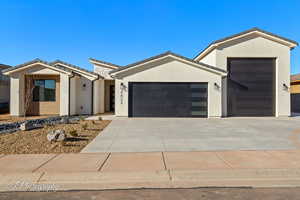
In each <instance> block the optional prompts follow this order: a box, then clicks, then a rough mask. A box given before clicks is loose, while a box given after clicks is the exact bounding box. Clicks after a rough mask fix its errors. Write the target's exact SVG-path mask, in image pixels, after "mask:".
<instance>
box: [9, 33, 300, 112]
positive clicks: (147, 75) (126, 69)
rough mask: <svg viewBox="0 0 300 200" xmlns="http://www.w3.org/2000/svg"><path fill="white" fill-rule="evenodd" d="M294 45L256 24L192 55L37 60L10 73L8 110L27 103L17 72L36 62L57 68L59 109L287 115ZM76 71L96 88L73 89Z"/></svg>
mask: <svg viewBox="0 0 300 200" xmlns="http://www.w3.org/2000/svg"><path fill="white" fill-rule="evenodd" d="M297 45H298V43H297V42H295V41H292V40H289V39H287V38H283V37H281V36H278V35H274V34H272V33H269V32H266V31H263V30H261V29H258V28H253V29H250V30H247V31H244V32H242V33H239V34H236V35H233V36H230V37H227V38H224V39H221V40H217V41H215V42H213V43H211V44H210V45H209V46H208V47H207V48H206V49H204V51H202V52H201V53H199V54H198V55H197V56H196V57H195V58H194V59H189V58H186V57H184V56H181V55H178V54H174V53H172V52H166V53H163V54H160V55H157V56H154V57H151V58H148V59H145V60H142V61H139V62H136V63H133V64H130V65H127V66H119V65H115V64H112V63H108V62H104V61H100V60H96V59H92V58H91V59H90V62H91V63H92V64H93V65H94V73H92V72H86V71H84V70H82V69H81V70H79V68H74V67H72V65H68V64H62V62H57V63H43V62H41V61H34V62H33V63H29V64H28V63H27V64H25V65H21V66H17V67H16V68H13V69H10V70H7V71H6V72H5V74H6V75H10V76H11V85H12V89H11V93H12V96H17V98H14V100H11V104H12V105H13V106H12V110H13V112H11V114H12V115H18V114H19V113H20V110H21V109H20V108H21V107H22V106H20V105H22V104H21V103H20V102H22V99H23V97H22V96H21V95H19V94H18V91H19V89H18V88H22V84H21V83H24V80H23V79H21V78H20V77H22V76H20V75H21V74H22V73H20V72H21V71H23V70H27V69H30V68H32V70H33V71H34V72H35V71H37V72H36V73H37V74H39V75H40V74H41V72H40V69H39V67H40V65H41V64H43V66H42V68H43V70H46V69H47V71H46V72H45V74H47V75H49V70H51V71H58V72H56V73H57V74H56V76H57V82H58V80H60V86H57V87H56V88H61V89H60V93H59V92H58V94H57V96H58V95H59V94H60V99H61V100H60V102H58V103H59V105H60V107H59V108H60V109H58V108H57V109H56V113H57V112H59V113H60V114H61V115H67V114H97V113H104V112H114V113H115V115H116V116H125V117H127V116H128V117H226V116H289V115H290V92H289V86H290V50H291V49H293V48H294V47H296V46H297ZM44 68H45V69H44ZM76 70H77V71H76ZM83 72H84V73H83ZM27 73H29V75H31V74H33V73H31V72H30V71H29V72H27ZM82 73H83V74H82ZM77 74H78V77H82V76H83V75H85V78H86V79H88V84H87V87H88V88H90V89H87V90H88V91H91V92H90V93H85V95H82V96H80V97H78V96H77V95H76V94H77V93H79V94H82V91H81V90H82V87H73V86H74V85H76V84H72V81H75V80H73V78H72V77H73V76H77ZM58 75H59V76H58ZM58 77H60V78H58ZM39 79H40V78H39ZM76 80H77V79H76ZM68 83H69V84H68ZM43 84H44V85H46V83H44V82H43V83H40V82H38V84H37V85H38V86H39V85H43ZM48 85H53V84H50V83H49V84H48ZM81 85H82V84H81ZM90 85H91V86H90ZM69 86H70V87H69ZM62 90H63V92H62ZM52 93H53V92H52ZM40 95H41V94H40ZM63 95H64V96H63ZM62 96H63V97H62ZM74 101H75V103H74ZM78 101H79V102H80V103H78ZM81 102H85V103H86V104H84V105H83V104H82V103H81ZM74 104H76V106H74ZM89 104H90V105H89ZM39 105H40V106H41V102H39ZM67 105H68V106H67ZM78 106H79V108H80V109H78ZM81 106H83V107H84V108H82V107H81ZM86 106H87V107H86ZM88 108H89V109H88ZM51 110H52V111H53V110H54V109H51ZM83 110H85V112H83ZM35 113H36V114H44V113H45V112H35Z"/></svg>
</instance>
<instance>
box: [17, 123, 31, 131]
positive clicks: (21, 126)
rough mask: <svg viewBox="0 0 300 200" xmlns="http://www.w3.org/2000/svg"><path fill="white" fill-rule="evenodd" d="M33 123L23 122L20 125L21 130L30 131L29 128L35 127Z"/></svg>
mask: <svg viewBox="0 0 300 200" xmlns="http://www.w3.org/2000/svg"><path fill="white" fill-rule="evenodd" d="M33 128H34V127H33V125H32V123H29V122H28V121H25V122H23V123H22V124H21V125H20V129H21V131H28V130H31V129H33Z"/></svg>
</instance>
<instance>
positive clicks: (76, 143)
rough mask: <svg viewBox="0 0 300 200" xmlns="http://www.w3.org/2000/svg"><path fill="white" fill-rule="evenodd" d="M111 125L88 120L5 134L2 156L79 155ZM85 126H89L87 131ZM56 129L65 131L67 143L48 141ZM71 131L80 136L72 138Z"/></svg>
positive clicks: (0, 144) (0, 140)
mask: <svg viewBox="0 0 300 200" xmlns="http://www.w3.org/2000/svg"><path fill="white" fill-rule="evenodd" d="M109 123H110V121H108V120H103V121H90V120H88V121H80V122H77V123H72V124H59V125H55V126H46V127H44V128H40V129H34V130H30V131H18V132H15V133H11V134H3V135H0V154H39V153H78V152H80V151H81V149H83V148H84V147H85V146H86V145H87V144H88V143H89V142H91V141H92V140H93V139H94V138H95V137H96V136H97V135H98V134H101V131H102V130H103V129H104V128H105V127H106V126H107V125H108V124H109ZM84 124H87V128H86V129H84ZM56 129H63V130H65V132H66V135H67V139H66V141H64V142H53V143H50V142H49V141H48V140H47V133H48V132H49V131H51V130H56ZM71 130H77V134H78V136H74V135H73V136H72V135H71V134H70V131H71Z"/></svg>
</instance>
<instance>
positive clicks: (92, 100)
mask: <svg viewBox="0 0 300 200" xmlns="http://www.w3.org/2000/svg"><path fill="white" fill-rule="evenodd" d="M97 80H99V75H98V76H97V78H96V79H95V80H92V87H91V89H92V91H91V93H92V98H91V115H94V82H95V81H97Z"/></svg>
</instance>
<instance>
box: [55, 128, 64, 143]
mask: <svg viewBox="0 0 300 200" xmlns="http://www.w3.org/2000/svg"><path fill="white" fill-rule="evenodd" d="M55 133H56V135H57V137H56V141H58V142H60V141H64V140H65V139H66V134H65V131H64V130H56V131H55Z"/></svg>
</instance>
